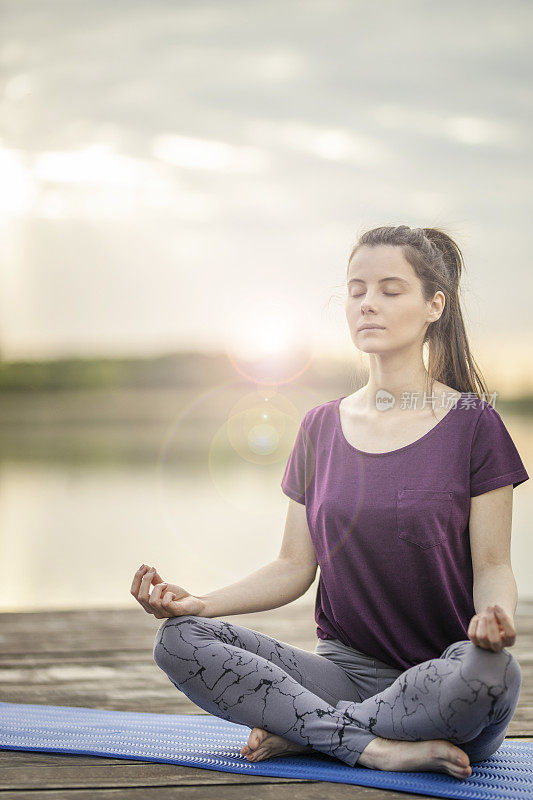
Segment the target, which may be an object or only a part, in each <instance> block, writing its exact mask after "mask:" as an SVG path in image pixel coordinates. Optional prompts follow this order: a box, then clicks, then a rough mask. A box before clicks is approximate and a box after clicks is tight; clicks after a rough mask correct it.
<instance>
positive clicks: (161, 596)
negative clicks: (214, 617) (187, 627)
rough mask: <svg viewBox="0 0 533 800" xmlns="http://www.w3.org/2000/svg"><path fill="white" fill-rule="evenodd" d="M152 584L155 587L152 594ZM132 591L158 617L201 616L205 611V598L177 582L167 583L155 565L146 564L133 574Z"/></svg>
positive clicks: (146, 609) (143, 605)
mask: <svg viewBox="0 0 533 800" xmlns="http://www.w3.org/2000/svg"><path fill="white" fill-rule="evenodd" d="M152 584H154V589H153V592H152V594H151V595H150V588H151V586H152ZM130 591H131V594H132V595H133V596H134V597H135V599H136V600H137V601H138V602H139V603H140V604H141V605H142V607H143V608H144V610H145V611H146V613H147V614H153V615H154V617H156V618H157V619H164V618H165V617H181V616H184V615H185V614H192V615H193V616H196V617H201V616H203V612H204V611H205V603H204V601H203V600H200V598H199V597H194V595H192V594H189V592H187V591H186V590H185V589H183V588H182V587H181V586H177V585H176V584H175V583H166V582H165V581H163V579H162V577H161V575H160V574H159V573H158V572H157V570H156V569H155V567H152V568H150V567H147V566H146V565H145V564H143V565H142V566H141V567H139V569H138V570H137V572H136V573H135V575H134V576H133V581H132V584H131V590H130Z"/></svg>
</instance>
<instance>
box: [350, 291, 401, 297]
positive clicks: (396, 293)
mask: <svg viewBox="0 0 533 800" xmlns="http://www.w3.org/2000/svg"><path fill="white" fill-rule="evenodd" d="M383 294H385V295H387V297H398V295H399V294H400V292H395V293H393V292H383ZM351 297H361V295H360V294H352V295H351Z"/></svg>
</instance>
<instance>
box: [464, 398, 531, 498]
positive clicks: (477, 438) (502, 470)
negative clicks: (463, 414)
mask: <svg viewBox="0 0 533 800" xmlns="http://www.w3.org/2000/svg"><path fill="white" fill-rule="evenodd" d="M528 479H529V475H528V474H527V472H526V469H525V467H524V464H523V463H522V459H521V458H520V455H519V453H518V450H517V449H516V447H515V444H514V442H513V440H512V438H511V435H510V434H509V431H508V430H507V428H506V427H505V425H504V423H503V420H502V418H501V417H500V415H499V414H498V412H497V411H496V409H495V408H494V407H493V406H491V405H490V404H489V403H487V404H486V405H485V407H484V408H483V411H482V412H481V414H480V415H479V417H478V421H477V423H476V427H475V430H474V437H473V440H472V450H471V454H470V496H471V497H475V496H476V495H479V494H484V493H485V492H490V491H492V490H493V489H499V488H500V487H501V486H508V485H509V484H510V483H512V484H513V488H516V487H517V486H519V485H520V484H521V483H524V481H527V480H528Z"/></svg>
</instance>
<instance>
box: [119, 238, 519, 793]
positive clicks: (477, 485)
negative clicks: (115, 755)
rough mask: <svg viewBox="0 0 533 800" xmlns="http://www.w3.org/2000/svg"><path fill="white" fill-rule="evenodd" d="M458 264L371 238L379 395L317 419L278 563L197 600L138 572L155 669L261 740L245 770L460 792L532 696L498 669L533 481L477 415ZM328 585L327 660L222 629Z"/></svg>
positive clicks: (514, 670)
mask: <svg viewBox="0 0 533 800" xmlns="http://www.w3.org/2000/svg"><path fill="white" fill-rule="evenodd" d="M462 264H463V260H462V254H461V251H460V250H459V248H458V246H457V245H456V243H455V242H454V241H453V240H452V239H451V238H450V237H449V236H448V235H447V234H445V233H444V232H442V231H440V230H437V229H433V228H429V229H420V228H415V229H411V228H409V227H407V226H405V225H401V226H399V227H382V228H376V229H374V230H371V231H369V232H366V233H365V234H364V235H363V236H362V237H361V238H360V239H359V241H358V242H357V244H356V246H355V247H354V249H353V251H352V253H351V255H350V258H349V261H348V270H347V288H348V297H347V301H346V315H347V320H348V325H349V328H350V334H351V337H352V340H353V342H354V344H355V346H356V347H357V348H358V349H359V350H361V351H362V352H365V353H368V354H369V359H370V371H369V378H368V382H367V384H366V385H365V386H363V387H362V388H360V389H359V390H357V391H355V392H354V393H353V394H352V395H349V396H347V397H342V398H339V399H337V400H332V401H329V402H326V403H324V404H322V405H320V406H317V407H315V408H312V409H311V410H310V411H308V412H307V413H306V414H305V416H304V419H303V420H302V422H301V425H300V429H299V431H298V435H297V437H296V441H295V443H294V447H293V449H292V452H291V454H290V457H289V460H288V462H287V466H286V469H285V474H284V475H283V479H282V488H283V491H284V492H285V494H287V495H288V496H289V498H290V500H289V509H288V514H287V522H286V527H285V533H284V538H283V543H282V546H281V550H280V554H279V556H278V558H277V559H276V560H275V561H274V562H272V563H270V564H268V565H266V566H264V567H262V568H261V569H260V570H258V571H257V572H255V573H253V574H252V575H249V576H248V577H246V578H244V579H243V580H241V581H240V582H238V583H236V584H233V585H231V586H228V587H225V588H223V589H219V590H218V591H214V592H212V593H210V594H208V595H205V596H201V597H200V596H193V595H191V594H189V593H188V592H187V591H186V590H185V589H183V588H182V587H180V586H176V585H173V584H168V583H165V582H163V580H162V578H161V576H160V575H159V573H158V572H157V571H156V570H155V569H154V568H152V569H148V567H147V566H145V565H142V567H141V568H140V569H139V570H138V571H137V572H136V574H135V576H134V579H133V583H132V587H131V592H132V594H133V595H134V596H135V597H136V599H137V600H138V601H139V602H140V603H141V605H142V606H143V607H144V608H145V610H146V611H147V612H148V613H151V614H154V615H155V616H156V617H157V618H158V619H161V618H163V617H168V619H166V620H165V622H164V623H163V624H162V625H161V627H160V628H159V631H158V633H157V637H156V641H155V645H154V660H155V662H156V663H157V664H158V666H159V667H160V668H161V669H162V670H164V672H165V673H166V674H167V676H168V677H169V679H170V680H171V682H172V683H173V684H174V685H175V686H176V687H177V688H178V689H180V690H181V691H182V692H183V693H184V694H186V695H187V697H189V698H190V699H191V700H192V701H193V702H194V703H196V704H197V705H198V706H200V707H201V708H203V709H204V710H205V711H208V712H209V713H211V714H214V715H216V716H219V717H222V718H224V719H228V720H231V721H233V722H236V723H239V724H243V725H248V726H250V727H251V728H252V731H251V733H250V736H249V738H248V743H247V745H245V746H244V747H243V748H242V750H241V754H242V755H243V756H245V757H246V758H248V759H249V760H251V761H258V760H261V759H264V758H268V757H271V756H276V755H279V754H286V753H299V752H307V751H313V750H315V751H320V752H323V753H327V754H329V755H331V756H333V757H337V758H339V759H340V760H342V761H344V762H345V763H347V764H350V765H352V766H354V765H355V764H357V765H358V766H366V767H370V768H372V769H385V770H402V771H406V770H407V771H416V770H424V771H437V772H445V773H448V774H450V775H452V776H455V777H457V778H459V779H463V778H467V777H468V776H469V775H470V774H471V767H470V762H471V761H473V762H475V761H481V760H484V759H486V758H488V757H489V756H490V755H491V754H492V753H494V752H495V751H496V750H497V749H498V747H499V746H500V744H501V743H502V741H503V740H504V738H505V732H506V730H507V727H508V725H509V722H510V720H511V718H512V716H513V714H514V711H515V708H516V705H517V702H518V697H519V693H520V687H521V682H522V675H521V669H520V666H519V664H518V662H517V661H516V659H515V658H514V657H513V656H512V655H511V654H510V653H509V651H508V650H506V649H505V648H506V647H510V646H512V645H513V644H514V642H515V638H516V633H515V627H514V622H513V615H514V612H515V608H516V601H517V589H516V582H515V579H514V576H513V572H512V568H511V564H510V555H509V550H510V535H511V517H512V493H513V487H515V486H518V485H519V484H521V483H523V482H524V481H526V480H527V479H528V477H529V476H528V474H527V472H526V470H525V469H524V465H523V463H522V461H521V459H520V456H519V454H518V452H517V450H516V447H515V445H514V443H513V441H512V439H511V437H510V435H509V433H508V431H507V429H506V428H505V426H504V424H503V422H502V420H501V418H500V416H499V414H498V412H497V411H496V410H495V409H494V408H493V406H492V405H490V404H489V403H487V402H486V401H485V400H482V399H480V397H479V393H480V391H483V394H487V391H486V389H485V385H484V381H483V378H482V377H480V374H479V372H478V370H477V369H476V367H475V366H474V359H473V358H472V356H471V354H470V351H469V346H468V341H467V337H466V333H465V328H464V323H463V318H462V314H461V309H460V303H459V281H460V276H461V268H462ZM425 346H427V351H428V353H427V355H428V366H427V369H426V366H425V362H424V347H425ZM420 398H423V401H422V402H421V401H420ZM428 404H429V405H428ZM383 410H385V411H386V413H383ZM317 566H320V581H319V584H318V591H317V596H316V608H315V619H316V622H317V635H318V642H317V645H316V649H315V652H314V653H311V652H307V651H305V650H302V649H299V648H297V647H293V646H292V645H290V644H287V643H285V642H280V641H278V640H276V639H273V638H271V637H269V636H266V635H264V634H261V633H259V632H257V631H254V630H251V629H249V628H246V627H243V626H239V625H235V624H233V623H229V622H225V621H223V620H219V619H214V618H215V617H219V616H227V615H231V614H244V613H250V612H252V611H259V610H266V609H269V608H277V607H279V606H282V605H285V604H287V603H290V602H292V601H293V600H295V599H296V598H297V597H299V596H301V595H302V594H303V593H304V592H305V591H306V590H307V589H308V588H309V587H310V585H311V584H312V582H313V580H314V578H315V575H316V569H317ZM152 585H153V591H152V593H151V595H150V590H151V589H152Z"/></svg>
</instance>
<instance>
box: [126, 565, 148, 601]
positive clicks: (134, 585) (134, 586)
mask: <svg viewBox="0 0 533 800" xmlns="http://www.w3.org/2000/svg"><path fill="white" fill-rule="evenodd" d="M147 570H148V567H147V566H146V564H142V565H141V566H140V567H139V569H138V570H137V572H136V573H135V575H134V576H133V580H132V582H131V589H130V592H131V594H132V595H133V596H134V597H135V598H137V595H138V594H139V589H140V586H141V581H142V578H143V575H144V574H145V572H146V571H147Z"/></svg>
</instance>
